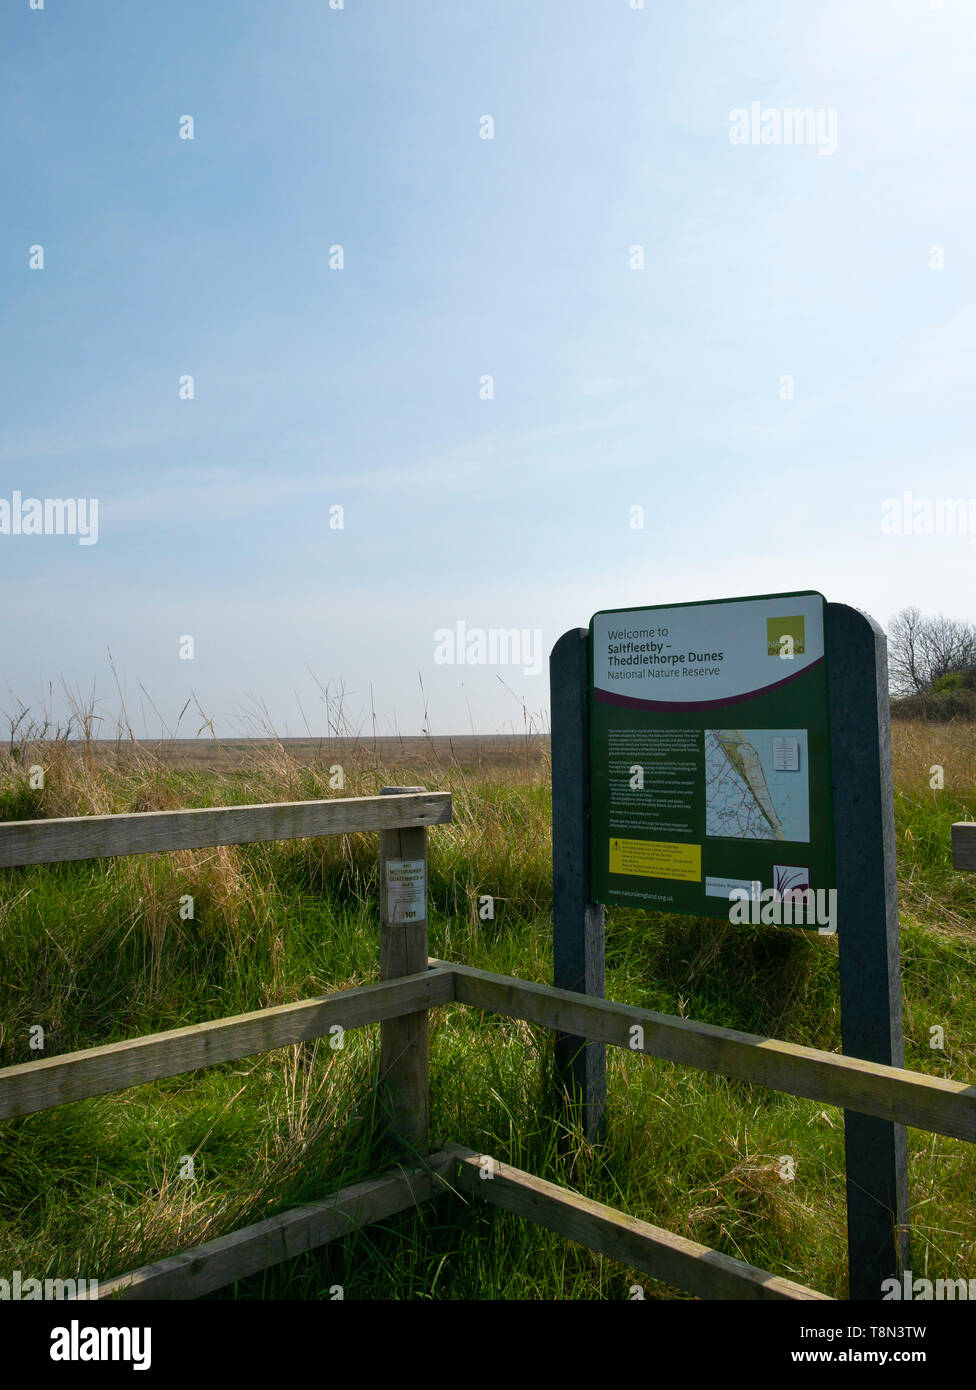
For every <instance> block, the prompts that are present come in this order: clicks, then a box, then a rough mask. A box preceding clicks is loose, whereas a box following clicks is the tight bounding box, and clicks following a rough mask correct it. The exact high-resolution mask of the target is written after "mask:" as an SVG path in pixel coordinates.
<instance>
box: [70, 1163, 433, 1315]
mask: <svg viewBox="0 0 976 1390" xmlns="http://www.w3.org/2000/svg"><path fill="white" fill-rule="evenodd" d="M456 1169H457V1159H456V1158H455V1156H454V1155H453V1154H450V1153H447V1152H446V1150H442V1151H441V1152H439V1153H435V1154H431V1155H429V1157H428V1158H427V1159H426V1160H425V1166H424V1167H422V1168H420V1167H418V1168H414V1169H409V1170H406V1171H404V1170H400V1171H399V1172H396V1173H387V1174H385V1175H384V1176H383V1177H379V1178H370V1179H368V1181H366V1182H360V1183H356V1184H355V1186H353V1187H346V1188H343V1190H342V1191H341V1192H337V1193H336V1194H335V1195H334V1196H332V1197H327V1198H325V1199H324V1200H323V1201H321V1202H309V1203H308V1204H306V1205H305V1206H301V1207H294V1208H293V1209H292V1210H291V1211H286V1212H282V1213H281V1215H280V1216H272V1217H269V1218H268V1220H266V1221H259V1222H258V1223H257V1224H256V1225H254V1226H245V1227H244V1229H243V1230H240V1231H232V1232H231V1234H230V1235H226V1236H219V1237H218V1238H217V1239H216V1240H210V1241H207V1243H206V1245H198V1246H197V1247H196V1248H195V1249H193V1250H184V1251H183V1252H182V1253H181V1254H179V1255H173V1256H172V1257H171V1258H170V1259H167V1260H159V1261H157V1262H156V1263H155V1264H150V1265H143V1266H142V1267H141V1268H140V1269H134V1270H132V1271H131V1273H129V1274H123V1275H121V1276H120V1277H119V1278H118V1279H112V1280H109V1281H108V1282H107V1283H105V1284H99V1286H98V1289H97V1292H96V1293H94V1294H92V1293H85V1294H82V1295H80V1296H76V1300H75V1301H78V1302H81V1301H88V1302H90V1301H91V1300H92V1299H93V1298H97V1299H98V1300H99V1301H101V1300H102V1299H123V1298H124V1299H157V1298H167V1299H177V1298H179V1299H187V1298H200V1297H201V1295H203V1294H207V1293H212V1292H213V1290H214V1289H220V1288H223V1287H224V1286H225V1285H226V1284H232V1283H234V1281H235V1280H237V1279H244V1278H246V1277H247V1276H248V1275H249V1274H260V1273H262V1272H263V1271H264V1270H266V1269H270V1268H271V1267H272V1266H273V1265H278V1264H281V1263H282V1262H283V1261H284V1260H291V1259H294V1258H295V1257H296V1256H297V1255H304V1254H306V1253H307V1252H308V1251H309V1250H314V1249H316V1248H317V1247H318V1246H320V1245H325V1244H327V1243H328V1242H329V1241H330V1240H338V1239H339V1238H340V1237H342V1236H347V1235H349V1234H350V1233H351V1232H353V1231H359V1230H362V1228H363V1227H364V1226H371V1225H375V1223H376V1222H377V1221H385V1220H386V1218H387V1217H390V1216H395V1215H396V1213H397V1212H401V1211H408V1210H409V1209H410V1208H412V1207H416V1206H419V1204H420V1203H421V1202H427V1201H429V1200H430V1199H431V1198H432V1197H437V1196H438V1195H440V1194H441V1193H443V1192H447V1191H449V1188H448V1187H447V1185H446V1183H445V1182H444V1177H445V1176H446V1175H447V1174H448V1173H453V1172H454V1171H455V1170H456Z"/></svg>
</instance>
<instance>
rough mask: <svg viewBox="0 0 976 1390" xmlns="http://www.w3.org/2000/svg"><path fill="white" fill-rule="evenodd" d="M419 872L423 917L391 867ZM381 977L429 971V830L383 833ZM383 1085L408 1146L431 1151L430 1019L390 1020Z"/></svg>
mask: <svg viewBox="0 0 976 1390" xmlns="http://www.w3.org/2000/svg"><path fill="white" fill-rule="evenodd" d="M423 790H424V788H423V787H384V788H383V790H382V792H381V793H380V795H381V796H384V797H385V796H397V795H404V794H406V793H410V792H414V793H417V792H422V791H423ZM397 864H399V865H405V866H407V867H409V866H413V867H414V869H416V867H417V866H419V884H418V887H419V891H420V893H421V894H422V897H423V910H422V915H421V916H415V915H413V914H414V910H415V909H414V908H413V907H412V906H411V905H410V904H407V905H405V904H404V903H403V902H401V901H400V900H399V898H398V896H397V893H396V891H395V887H394V885H395V883H396V882H397V881H399V883H400V884H401V885H402V884H403V883H404V882H405V880H404V879H403V877H402V873H400V872H399V871H393V872H394V875H395V876H394V877H392V878H391V866H393V865H397ZM379 868H380V975H381V976H382V977H383V979H384V980H392V979H396V978H397V977H399V976H401V975H416V974H417V973H418V972H420V971H423V970H425V969H426V968H427V911H428V908H427V829H426V827H425V826H421V827H418V828H416V829H400V830H382V831H380V865H379ZM380 1084H381V1087H382V1088H383V1089H384V1090H385V1092H386V1096H387V1099H388V1100H389V1102H390V1106H391V1112H392V1121H393V1128H394V1129H395V1131H396V1133H397V1134H398V1135H399V1136H400V1138H401V1139H403V1140H404V1141H405V1142H406V1143H408V1144H411V1145H412V1146H414V1147H415V1148H417V1149H418V1150H420V1149H423V1148H426V1134H427V1014H426V1012H423V1013H411V1014H406V1015H404V1016H402V1017H400V1018H390V1019H388V1020H387V1021H386V1022H385V1023H384V1024H383V1027H382V1028H381V1029H380Z"/></svg>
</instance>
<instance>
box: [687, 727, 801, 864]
mask: <svg viewBox="0 0 976 1390" xmlns="http://www.w3.org/2000/svg"><path fill="white" fill-rule="evenodd" d="M806 768H807V758H806V730H805V729H793V730H784V729H776V730H772V729H745V730H743V729H706V730H705V834H706V835H710V836H730V837H732V838H733V839H738V840H788V841H791V842H798V843H805V842H806V841H808V840H809V839H810V817H809V806H810V797H809V783H808V779H807V775H806Z"/></svg>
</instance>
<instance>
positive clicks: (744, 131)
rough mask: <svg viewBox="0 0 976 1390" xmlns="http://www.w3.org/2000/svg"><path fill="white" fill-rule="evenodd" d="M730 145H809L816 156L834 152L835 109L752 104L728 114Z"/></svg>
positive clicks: (734, 109)
mask: <svg viewBox="0 0 976 1390" xmlns="http://www.w3.org/2000/svg"><path fill="white" fill-rule="evenodd" d="M729 143H730V144H733V145H810V146H812V147H814V148H815V149H816V151H817V154H835V153H836V150H837V108H836V107H835V106H829V107H828V106H763V104H762V102H761V101H753V102H751V103H750V105H749V106H748V107H745V106H736V107H734V108H733V110H731V111H730V112H729Z"/></svg>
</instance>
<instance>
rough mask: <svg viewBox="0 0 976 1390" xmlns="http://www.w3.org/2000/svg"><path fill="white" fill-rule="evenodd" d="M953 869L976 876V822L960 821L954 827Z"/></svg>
mask: <svg viewBox="0 0 976 1390" xmlns="http://www.w3.org/2000/svg"><path fill="white" fill-rule="evenodd" d="M952 867H953V868H954V869H958V870H959V871H960V872H961V873H964V874H965V873H968V874H976V821H968V820H959V821H956V823H955V825H954V826H953V827H952Z"/></svg>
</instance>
